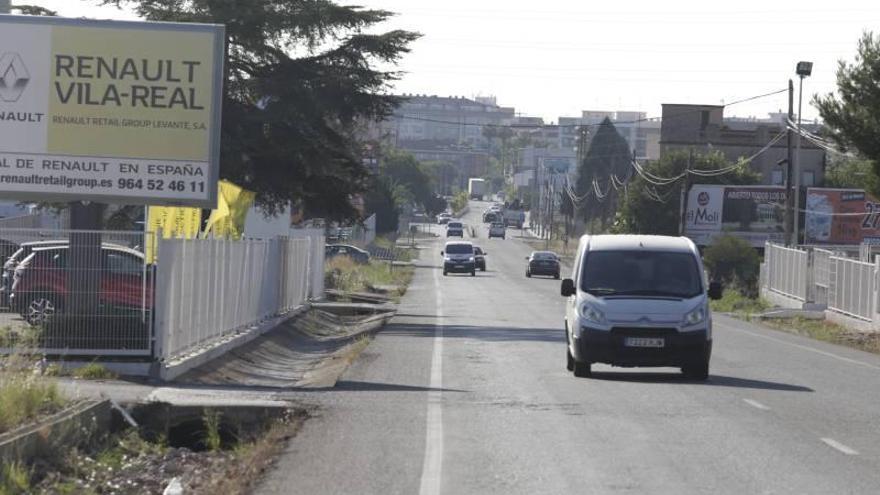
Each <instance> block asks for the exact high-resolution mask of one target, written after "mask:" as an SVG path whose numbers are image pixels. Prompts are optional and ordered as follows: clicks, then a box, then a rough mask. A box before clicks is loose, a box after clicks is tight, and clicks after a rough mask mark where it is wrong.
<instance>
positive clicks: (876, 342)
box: [760, 318, 880, 354]
mask: <svg viewBox="0 0 880 495" xmlns="http://www.w3.org/2000/svg"><path fill="white" fill-rule="evenodd" d="M760 323H761V324H762V325H765V326H768V327H770V328H773V329H776V330H781V331H784V332H789V333H794V334H797V335H803V336H805V337H810V338H811V339H816V340H821V341H823V342H829V343H831V344H837V345H844V346H847V347H852V348H854V349H858V350H860V351H866V352H872V353H874V354H880V334H878V333H875V332H859V331H857V330H852V329H850V328H847V327H844V326H842V325H838V324H836V323H832V322H830V321H826V320H809V319H806V318H784V319H783V318H774V319H764V320H761V322H760Z"/></svg>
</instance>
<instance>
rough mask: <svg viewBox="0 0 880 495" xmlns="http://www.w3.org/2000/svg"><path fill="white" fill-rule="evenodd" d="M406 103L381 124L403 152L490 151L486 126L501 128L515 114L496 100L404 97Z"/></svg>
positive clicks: (388, 137) (389, 138)
mask: <svg viewBox="0 0 880 495" xmlns="http://www.w3.org/2000/svg"><path fill="white" fill-rule="evenodd" d="M401 97H402V98H404V101H403V103H401V105H400V106H399V107H398V108H397V109H396V110H395V112H394V115H392V116H391V117H390V118H389V119H388V120H386V121H385V122H383V123H382V124H381V131H382V132H381V133H382V134H384V135H385V136H386V137H387V139H388V140H390V141H391V142H392V143H393V144H394V145H395V146H397V147H399V148H403V149H434V148H471V149H486V147H487V146H488V140H487V139H486V137H485V136H484V134H483V127H484V126H485V125H501V124H503V123H505V121H507V120H509V119H512V118H513V117H514V115H515V110H514V109H513V108H510V107H501V106H498V104H497V103H496V101H495V98H493V97H479V98H477V99H474V100H472V99H469V98H465V97H460V96H436V95H434V96H428V95H409V94H405V95H401Z"/></svg>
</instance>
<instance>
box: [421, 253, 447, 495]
mask: <svg viewBox="0 0 880 495" xmlns="http://www.w3.org/2000/svg"><path fill="white" fill-rule="evenodd" d="M438 272H439V270H434V289H435V291H436V293H437V309H436V316H437V320H436V323H435V328H434V354H433V355H432V356H431V384H430V387H431V390H430V391H428V414H427V420H426V423H427V425H426V428H425V460H424V462H423V463H422V482H421V485H420V486H419V494H420V495H439V493H440V481H441V473H442V469H443V407H442V406H443V403H442V401H443V397H442V395H441V391H440V389H441V388H442V387H443V325H441V324H440V318H442V316H443V309H442V308H443V296H442V295H441V292H440V275H439V273H438Z"/></svg>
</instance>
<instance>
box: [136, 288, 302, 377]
mask: <svg viewBox="0 0 880 495" xmlns="http://www.w3.org/2000/svg"><path fill="white" fill-rule="evenodd" d="M310 308H311V304H305V305H303V306H302V307H300V308H297V309H295V310H293V311H291V312H290V313H287V314H284V315H281V316H278V317H275V318H271V319H269V320H266V321H264V322H262V323H259V324H257V325H255V326H253V327H250V328H248V329H246V330H243V331H241V332H239V333H235V334H231V335H229V336H227V337H226V338H224V339H222V340H219V341H215V342H214V343H213V345H212V346H211V347H209V348H203V349H198V350H195V351H193V352H192V353H190V354H187V355H184V356H182V357H179V358H176V359H174V360H173V361H169V362H167V363H157V368H158V369H155V370H153V373H151V375H153V376H154V377H157V378H159V379H160V380H162V381H166V382H170V381H172V380H174V379H175V378H177V377H179V376H180V375H182V374H184V373H186V372H187V371H189V370H191V369H193V368H196V367H198V366H201V365H203V364H205V363H207V362H208V361H211V360H214V359H217V358H218V357H220V356H222V355H224V354H226V353H227V352H229V351H231V350H233V349H235V348H237V347H240V346H242V345H244V344H246V343H248V342H250V341H252V340H254V339H255V338H257V337H259V336H261V335H263V334H265V333H266V332H268V331H270V330H272V329H273V328H275V327H277V326H279V325H281V324H283V323H284V322H286V321H287V320H290V319H291V318H293V317H295V316H298V315H300V314H302V313H304V312H306V311H308V310H309V309H310Z"/></svg>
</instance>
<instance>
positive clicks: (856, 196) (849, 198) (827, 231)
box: [804, 187, 880, 245]
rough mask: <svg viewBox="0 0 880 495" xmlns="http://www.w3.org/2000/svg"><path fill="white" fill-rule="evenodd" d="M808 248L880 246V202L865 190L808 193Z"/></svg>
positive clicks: (809, 191) (806, 225)
mask: <svg viewBox="0 0 880 495" xmlns="http://www.w3.org/2000/svg"><path fill="white" fill-rule="evenodd" d="M806 210H807V211H806V214H805V227H804V231H805V236H806V242H807V244H834V245H844V244H861V243H863V242H864V243H867V244H880V201H878V200H877V199H876V198H874V197H873V196H871V195H870V194H867V193H866V192H865V191H864V190H862V189H823V188H817V187H811V188H808V189H807V207H806Z"/></svg>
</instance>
